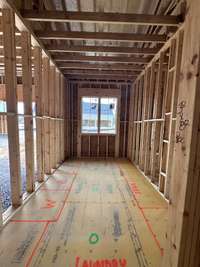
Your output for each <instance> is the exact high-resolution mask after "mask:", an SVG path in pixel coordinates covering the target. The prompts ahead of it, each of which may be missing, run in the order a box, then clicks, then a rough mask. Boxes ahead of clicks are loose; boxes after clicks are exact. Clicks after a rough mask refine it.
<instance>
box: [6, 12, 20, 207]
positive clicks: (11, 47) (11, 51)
mask: <svg viewBox="0 0 200 267" xmlns="http://www.w3.org/2000/svg"><path fill="white" fill-rule="evenodd" d="M2 21H3V43H4V53H5V54H4V55H5V86H6V105H7V112H8V113H10V115H9V116H7V125H8V144H9V165H10V184H11V198H12V205H13V206H19V205H20V204H21V176H20V153H19V129H18V118H17V116H16V113H17V81H16V62H15V60H16V55H15V50H16V49H15V17H14V13H13V11H12V10H10V9H3V10H2Z"/></svg>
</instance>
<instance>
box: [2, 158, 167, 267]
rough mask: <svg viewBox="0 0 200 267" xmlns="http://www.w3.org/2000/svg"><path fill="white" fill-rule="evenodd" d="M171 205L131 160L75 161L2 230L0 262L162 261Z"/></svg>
mask: <svg viewBox="0 0 200 267" xmlns="http://www.w3.org/2000/svg"><path fill="white" fill-rule="evenodd" d="M166 216H167V204H166V202H165V200H164V199H162V197H161V196H160V195H159V194H158V193H157V192H156V191H155V190H154V189H153V188H152V186H151V185H150V184H149V183H148V182H147V181H146V179H145V178H144V177H143V176H142V175H141V174H140V173H139V172H138V170H137V169H136V168H135V167H133V166H132V165H131V164H130V163H129V162H128V161H71V162H66V163H65V164H63V165H62V166H61V167H60V168H59V170H57V171H56V173H55V174H54V175H52V177H51V178H50V179H49V180H48V181H47V182H46V183H45V184H44V185H43V186H42V187H41V188H40V190H39V191H37V193H36V194H35V195H34V196H33V197H32V198H31V199H30V200H29V202H28V203H27V204H26V205H25V206H24V207H23V208H22V209H21V210H20V211H19V212H18V213H17V214H16V215H15V216H14V217H13V219H12V221H11V222H9V223H8V225H7V226H6V227H5V228H4V229H3V230H2V232H1V234H0V266H1V267H15V266H20V267H22V266H25V267H29V266H34V267H37V266H41V267H51V266H56V267H64V266H65V267H137V266H139V267H146V266H153V267H160V266H161V260H162V254H163V246H164V235H165V227H166Z"/></svg>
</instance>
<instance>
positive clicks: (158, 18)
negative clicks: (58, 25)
mask: <svg viewBox="0 0 200 267" xmlns="http://www.w3.org/2000/svg"><path fill="white" fill-rule="evenodd" d="M21 13H22V16H23V17H24V18H25V19H27V20H29V21H49V22H52V21H55V22H87V23H89V22H90V23H114V24H133V25H161V26H162V25H165V26H178V25H179V23H180V22H181V21H182V20H181V17H180V16H169V15H149V14H124V13H110V12H107V13H103V12H77V11H67V12H65V11H58V10H54V11H50V10H45V11H40V12H38V11H34V10H22V11H21Z"/></svg>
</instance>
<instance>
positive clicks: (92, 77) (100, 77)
mask: <svg viewBox="0 0 200 267" xmlns="http://www.w3.org/2000/svg"><path fill="white" fill-rule="evenodd" d="M65 76H66V78H67V79H78V80H84V79H90V80H107V81H109V80H116V81H119V80H130V81H134V80H135V79H134V77H133V76H126V75H124V76H120V75H110V76H105V75H86V74H84V75H80V74H79V75H65Z"/></svg>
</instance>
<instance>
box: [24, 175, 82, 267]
mask: <svg viewBox="0 0 200 267" xmlns="http://www.w3.org/2000/svg"><path fill="white" fill-rule="evenodd" d="M77 174H78V171H77V172H76V174H75V176H74V179H73V181H72V184H71V186H70V190H69V192H68V194H67V195H66V197H65V202H66V201H67V198H68V196H69V193H70V191H71V189H72V186H73V184H74V181H75V178H76V177H77ZM65 202H64V203H63V207H62V208H61V210H60V212H59V214H58V216H57V218H56V219H55V220H54V221H48V222H47V223H46V225H45V227H44V230H43V232H42V234H41V236H40V238H39V240H38V241H37V243H36V245H35V247H34V249H33V251H32V253H31V256H30V257H29V259H28V261H27V263H26V265H25V267H29V266H30V264H31V262H32V259H33V257H34V255H35V253H36V251H37V249H38V247H39V245H40V242H41V241H42V239H43V237H44V235H45V234H46V232H47V229H48V226H49V224H50V222H57V221H58V220H59V218H60V216H61V213H62V211H63V208H64V205H65Z"/></svg>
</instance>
